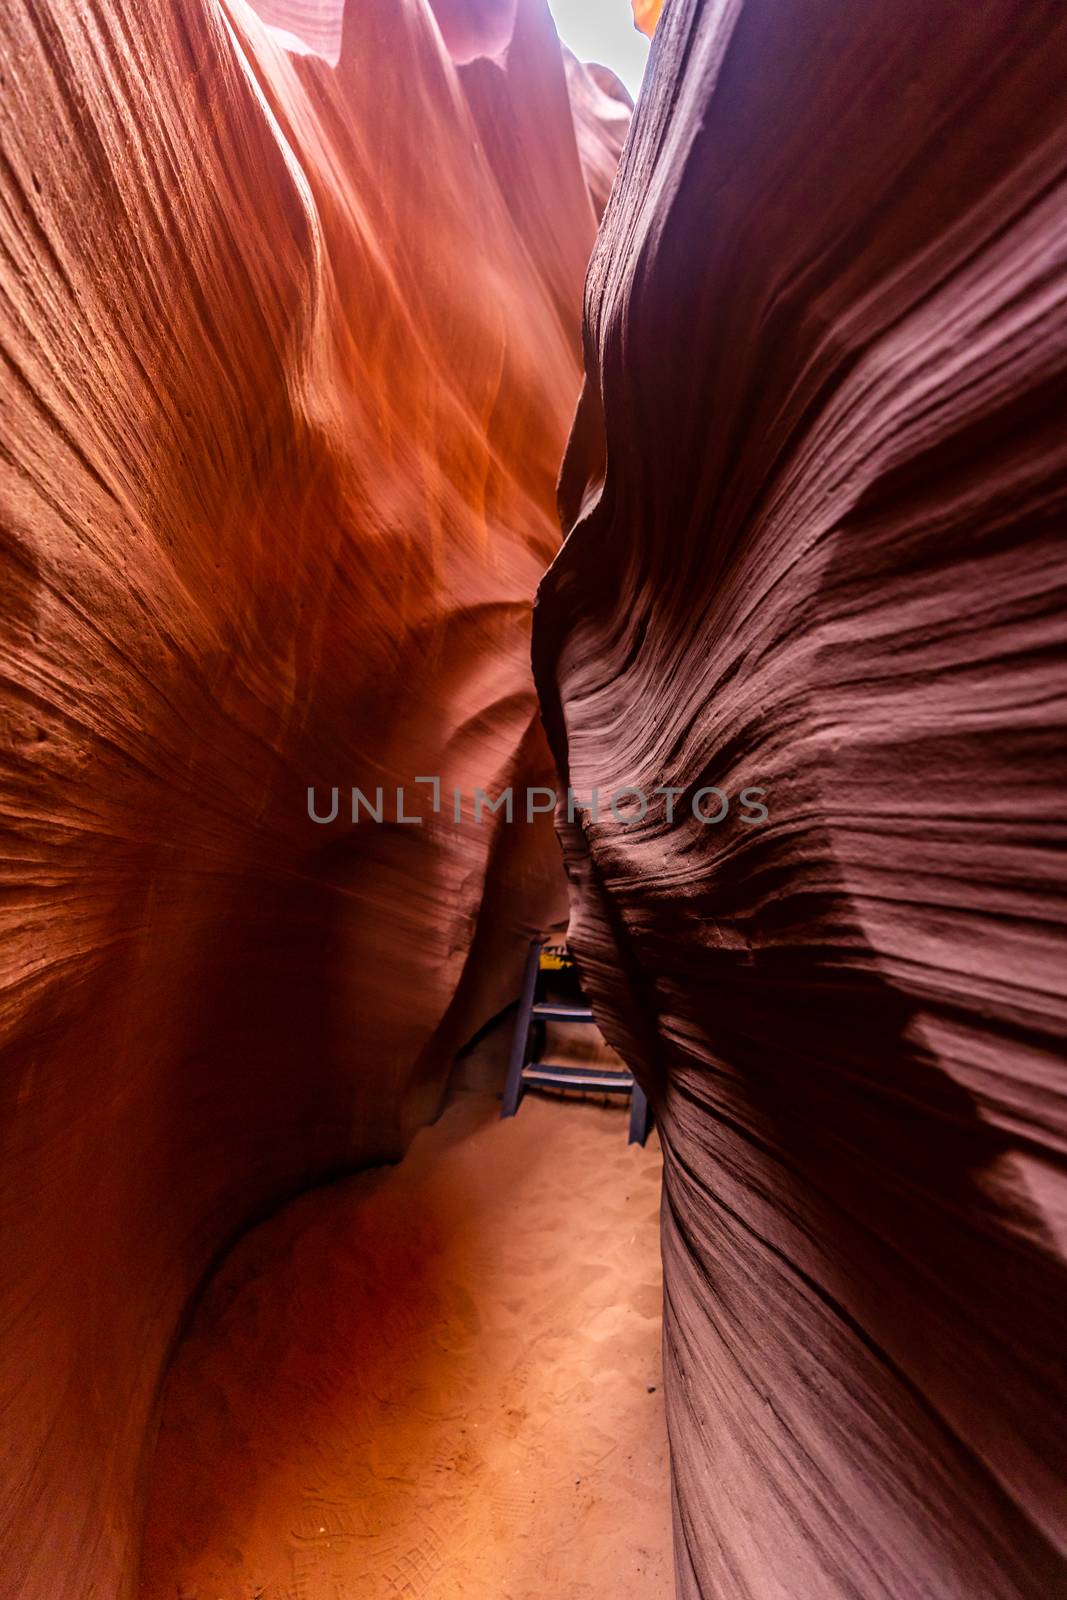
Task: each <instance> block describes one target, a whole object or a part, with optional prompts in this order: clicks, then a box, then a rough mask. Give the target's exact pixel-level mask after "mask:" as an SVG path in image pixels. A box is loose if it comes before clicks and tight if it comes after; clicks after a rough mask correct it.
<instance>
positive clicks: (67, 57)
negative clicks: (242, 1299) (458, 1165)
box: [0, 0, 619, 1600]
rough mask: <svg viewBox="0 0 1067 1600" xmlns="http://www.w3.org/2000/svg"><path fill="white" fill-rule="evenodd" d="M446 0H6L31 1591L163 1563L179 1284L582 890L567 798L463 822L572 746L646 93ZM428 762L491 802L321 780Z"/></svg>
mask: <svg viewBox="0 0 1067 1600" xmlns="http://www.w3.org/2000/svg"><path fill="white" fill-rule="evenodd" d="M444 9H445V8H444V7H442V23H441V26H439V25H438V22H437V20H436V18H435V16H434V13H433V12H432V11H431V10H430V8H429V6H428V5H427V4H425V3H423V0H403V3H401V0H359V3H358V4H351V5H349V6H348V7H347V8H344V9H343V8H342V7H341V6H340V5H329V4H327V5H316V4H313V3H310V0H308V3H302V0H286V3H282V0H277V3H274V0H271V3H269V4H268V3H267V0H264V6H263V12H264V16H265V18H266V21H267V23H269V24H271V26H269V27H268V26H266V25H265V24H264V23H263V22H261V21H260V20H259V18H258V17H257V15H256V13H255V12H254V11H252V10H251V9H250V8H249V7H248V6H247V5H245V4H243V3H242V0H232V4H229V5H227V6H226V7H225V8H222V7H220V6H218V5H216V4H213V3H210V0H175V3H173V4H168V5H164V6H155V7H150V6H147V5H134V6H131V5H128V4H124V3H121V0H92V3H88V4H85V5H78V6H73V5H69V4H66V3H60V0H55V3H51V4H48V3H45V4H42V3H40V0H14V3H13V4H12V5H10V6H8V7H7V8H6V11H5V17H4V21H3V33H4V35H5V38H4V43H3V50H2V56H0V95H2V111H0V115H2V120H3V130H2V139H3V150H4V164H3V166H2V169H0V250H2V274H3V285H4V293H3V298H2V300H0V350H2V354H3V363H4V365H3V386H2V403H3V412H4V433H3V449H2V457H0V497H2V500H0V504H2V512H3V521H2V529H0V569H2V581H3V586H4V608H3V620H2V629H3V637H2V646H0V649H2V663H3V674H4V704H5V710H4V721H3V750H2V767H0V785H2V787H0V809H2V817H3V829H4V838H5V851H4V854H5V858H6V860H5V866H4V872H5V881H6V891H5V897H4V906H3V923H4V950H5V954H4V965H3V989H2V1000H0V1005H2V1012H0V1021H2V1028H3V1039H4V1047H5V1052H6V1054H5V1066H4V1072H3V1078H2V1094H3V1106H2V1109H0V1163H2V1168H0V1170H2V1179H0V1183H2V1190H0V1196H2V1199H0V1204H2V1229H3V1244H2V1253H3V1260H4V1285H3V1298H2V1312H0V1317H2V1323H3V1328H4V1341H3V1358H2V1359H3V1380H2V1381H3V1393H4V1396H5V1406H6V1408H7V1409H6V1411H5V1418H4V1426H5V1432H6V1436H7V1438H8V1439H9V1440H10V1442H11V1451H10V1456H9V1459H8V1463H7V1466H6V1469H5V1478H4V1491H3V1493H4V1499H3V1503H2V1511H0V1570H2V1573H3V1579H2V1583H0V1587H3V1589H4V1592H5V1593H6V1594H11V1595H18V1596H19V1600H56V1596H58V1595H60V1594H63V1595H65V1596H66V1595H69V1596H76V1595H77V1596H81V1595H89V1594H97V1595H108V1596H116V1595H123V1594H126V1593H128V1592H129V1591H130V1588H131V1584H132V1582H133V1579H134V1572H135V1567H136V1539H137V1525H138V1507H137V1493H136V1491H137V1487H138V1484H139V1481H140V1478H139V1474H140V1470H141V1465H142V1463H143V1460H144V1455H145V1450H146V1426H147V1424H148V1422H149V1420H150V1418H151V1416H152V1414H153V1408H154V1404H155V1399H156V1395H157V1390H158V1385H159V1381H160V1374H161V1370H162V1366H163V1363H164V1360H165V1358H166V1355H167V1353H168V1350H169V1348H170V1345H171V1342H172V1341H173V1339H174V1337H175V1335H176V1331H177V1329H178V1326H179V1321H180V1318H181V1316H182V1313H183V1308H184V1307H185V1305H186V1303H187V1300H188V1298H189V1295H190V1292H191V1290H192V1289H193V1287H194V1286H195V1285H196V1284H197V1282H198V1281H199V1280H200V1278H201V1276H202V1275H203V1273H204V1271H205V1269H206V1267H207V1266H208V1264H209V1263H210V1262H211V1260H212V1259H213V1257H214V1256H215V1255H216V1253H217V1252H218V1251H219V1250H220V1248H221V1247H222V1246H223V1245H224V1244H225V1243H226V1242H227V1241H228V1240H230V1239H231V1238H232V1237H233V1236H234V1234H235V1233H236V1232H237V1231H239V1230H240V1229H241V1228H242V1227H243V1226H245V1225H246V1224H247V1222H248V1221H249V1219H250V1218H251V1217H254V1216H256V1215H259V1214H262V1212H263V1211H264V1210H265V1209H266V1208H269V1207H270V1206H272V1205H274V1204H275V1203H277V1202H278V1201H279V1200H280V1199H281V1198H282V1197H284V1196H285V1195H287V1194H289V1193H292V1192H293V1191H294V1190H296V1189H298V1188H300V1187H302V1186H304V1185H306V1184H308V1183H309V1182H312V1181H315V1180H316V1179H321V1178H322V1177H323V1176H324V1175H327V1174H329V1173H331V1172H333V1171H335V1170H337V1169H339V1168H342V1167H350V1166H352V1165H355V1164H358V1163H360V1162H367V1161H371V1160H375V1159H381V1158H385V1157H390V1156H394V1155H395V1154H396V1153H397V1152H398V1151H399V1150H400V1149H401V1148H402V1147H403V1145H404V1143H405V1141H406V1140H407V1139H408V1137H409V1136H410V1134H411V1133H412V1131H413V1129H414V1128H415V1127H416V1126H417V1125H418V1123H419V1122H420V1121H421V1120H423V1119H424V1118H425V1117H426V1116H427V1115H429V1114H431V1113H432V1112H433V1110H434V1108H435V1106H436V1105H437V1103H438V1102H439V1098H440V1093H441V1087H442V1082H443V1077H444V1073H445V1071H446V1069H447V1065H448V1063H449V1061H450V1058H451V1055H452V1053H453V1050H454V1048H455V1045H456V1043H457V1042H458V1041H459V1040H460V1039H462V1038H463V1037H464V1036H465V1035H466V1034H468V1033H469V1032H470V1031H471V1030H472V1029H473V1028H474V1027H476V1026H477V1025H478V1024H480V1023H481V1022H482V1021H483V1020H484V1019H485V1017H486V1016H487V1015H489V1014H491V1013H492V1012H493V1011H494V1010H496V1009H498V1008H499V1007H500V1006H501V1005H502V1004H503V1003H504V1002H505V1001H506V1000H507V999H508V998H509V997H510V995H511V994H512V993H513V991H514V987H515V983H516V977H517V970H518V964H519V962H520V960H521V949H522V946H523V944H524V942H525V939H526V938H527V937H528V935H529V932H530V931H531V929H532V928H533V927H535V926H537V925H539V921H540V917H541V914H542V912H543V911H544V910H545V907H546V905H548V904H550V903H553V902H554V898H555V896H556V894H557V889H556V883H555V879H556V878H558V877H559V870H558V848H557V846H556V843H555V841H554V839H553V837H552V830H551V822H550V819H549V818H545V819H543V821H544V826H543V827H533V828H526V827H521V828H520V827H515V828H513V829H508V828H507V827H505V826H504V824H503V818H502V815H501V816H500V817H498V818H497V819H495V820H494V819H491V818H490V819H487V820H486V821H484V822H483V823H482V824H481V825H480V826H476V825H474V824H473V822H472V821H471V819H470V796H471V794H472V792H473V788H474V786H475V785H476V784H478V785H484V786H485V787H487V788H489V789H491V790H492V789H495V788H497V787H500V786H503V785H504V784H506V783H508V782H509V781H515V782H522V783H526V782H528V783H537V782H544V781H545V780H546V778H547V777H548V775H549V774H550V772H551V762H550V758H549V755H548V751H547V747H546V745H545V741H544V736H543V734H542V732H541V729H540V725H539V722H538V718H537V708H536V699H535V694H534V690H533V684H532V679H531V675H530V668H529V632H530V605H531V599H532V595H533V591H534V588H535V585H536V583H537V580H538V578H539V577H540V575H541V573H542V572H543V570H544V568H545V566H546V564H547V563H548V562H549V561H550V560H551V558H552V556H553V554H554V552H555V550H556V548H557V545H558V538H559V534H558V523H557V521H556V517H555V505H554V496H555V480H556V475H557V469H558V462H559V459H560V455H561V452H562V449H563V444H564V441H565V438H566V433H567V429H568V427H569V425H570V421H571V418H572V415H573V408H574V404H575V401H576V399H577V395H578V388H579V383H580V374H579V337H578V324H579V312H580V297H581V282H582V276H583V273H584V269H585V263H586V259H587V255H588V251H589V249H590V247H591V244H592V239H593V234H594V229H595V223H596V215H595V210H596V200H597V197H598V196H600V197H601V198H602V191H603V189H604V172H605V164H606V162H607V161H608V160H609V159H610V152H611V151H612V150H617V148H618V143H619V135H618V127H617V120H616V113H615V112H614V111H613V112H612V115H611V116H610V117H609V118H608V119H607V120H606V122H605V125H604V130H603V139H602V141H601V140H599V139H598V138H597V137H596V135H595V126H594V124H595V117H594V115H593V112H592V111H591V109H590V107H591V105H592V103H593V97H594V96H595V95H596V94H598V93H601V92H602V91H601V89H600V88H598V86H597V84H594V83H593V81H592V80H590V81H589V83H588V84H587V85H585V88H586V91H587V92H586V94H585V98H584V99H583V101H582V107H581V131H582V149H581V153H580V152H579V146H578V141H577V138H576V133H575V122H574V119H573V118H572V114H571V109H570V102H569V99H568V77H569V78H570V81H571V84H572V87H573V84H574V81H575V68H574V66H573V64H571V63H568V65H567V67H566V69H565V67H564V63H563V58H562V53H561V49H560V46H559V43H558V40H557V39H556V36H555V31H554V29H553V27H552V24H551V21H550V18H549V15H548V12H547V9H546V7H545V5H544V3H543V0H518V3H517V4H516V3H515V0H512V3H511V4H510V5H509V6H497V7H491V6H490V7H485V8H483V9H484V10H485V12H486V15H487V17H488V18H489V21H490V23H492V26H491V27H490V29H489V32H490V35H491V39H490V41H489V42H490V43H491V45H492V48H493V50H494V52H495V59H492V60H490V59H485V58H484V57H483V56H482V54H481V53H480V52H481V49H482V45H483V44H485V41H484V40H483V41H482V42H481V43H479V40H478V39H474V41H473V43H472V41H471V40H470V39H462V40H460V41H459V44H458V46H457V45H456V41H455V39H454V36H453V34H452V33H451V32H450V31H449V29H448V28H447V27H446V25H445V19H444V16H443V13H444ZM342 11H343V31H340V32H338V30H340V29H342ZM494 17H495V21H494V20H493V18H494ZM501 18H503V25H502V24H501ZM487 25H488V24H487ZM442 28H444V30H445V31H444V33H443V32H442ZM331 29H333V30H334V33H331ZM335 35H336V37H335ZM446 36H447V37H446ZM284 39H288V40H289V42H290V43H291V44H293V45H294V51H293V53H286V51H285V50H284V49H283V48H282V44H281V42H280V41H282V40H284ZM509 41H511V42H512V43H513V44H515V43H517V44H518V45H521V48H518V47H517V48H513V49H509V50H503V48H502V47H503V46H504V45H506V44H508V42H509ZM488 47H489V46H488V45H487V44H486V48H488ZM301 49H303V50H304V52H305V53H303V54H301V53H300V50H301ZM309 51H310V52H317V53H308V52H309ZM333 56H336V57H337V58H338V60H339V65H338V66H337V69H336V71H334V70H332V69H331V68H330V66H329V65H328V64H327V60H326V59H323V58H324V57H325V58H331V57H333ZM453 56H454V57H455V59H453ZM464 63H467V64H464ZM583 160H584V162H585V166H583ZM587 169H588V175H589V177H588V183H587V181H586V176H585V174H586V170H587ZM418 776H437V777H439V778H440V779H441V780H442V784H443V786H444V789H445V792H446V796H447V794H448V792H449V791H450V790H451V789H452V788H453V787H459V788H460V789H461V790H462V791H463V793H464V794H465V795H466V796H467V797H468V798H467V802H466V805H467V812H466V825H465V826H463V827H456V826H454V825H452V823H451V822H450V820H449V815H448V813H445V814H444V815H434V814H432V812H431V811H430V810H429V791H428V789H426V788H425V787H424V788H423V789H422V790H421V791H417V792H418V793H420V794H421V796H422V799H421V801H420V802H419V804H420V806H421V815H422V824H421V825H420V826H405V825H402V824H401V825H398V824H396V823H395V822H394V823H393V824H392V825H390V824H389V823H388V822H386V823H383V824H382V825H381V826H378V825H375V824H373V823H371V822H370V821H368V820H366V818H364V820H363V821H361V822H360V823H359V825H358V826H356V827H352V826H351V825H350V823H349V822H347V821H346V817H345V809H344V808H345V800H344V797H343V795H342V800H341V806H342V810H341V815H340V816H339V818H338V820H337V822H336V823H335V824H333V825H330V826H317V825H316V824H314V823H312V822H311V821H309V819H308V815H307V811H306V791H307V787H308V785H309V784H311V785H316V786H317V798H318V803H319V806H320V808H328V797H329V791H330V788H331V787H332V786H333V785H338V786H340V787H341V789H342V791H344V790H345V787H346V786H347V785H350V784H353V783H354V784H359V785H360V786H361V787H362V788H363V789H364V790H365V791H366V792H367V793H368V794H371V795H372V794H373V790H374V788H375V787H376V786H377V785H379V784H381V785H383V786H385V788H386V790H387V806H386V815H387V817H388V816H392V815H394V814H395V810H394V807H393V805H392V794H391V788H392V786H393V785H395V784H397V783H406V784H409V785H410V784H411V782H412V780H413V779H415V778H416V777H418ZM410 792H411V791H410V790H409V793H410ZM408 809H409V811H410V810H411V804H409V807H408ZM148 1443H149V1444H150V1440H149V1441H148Z"/></svg>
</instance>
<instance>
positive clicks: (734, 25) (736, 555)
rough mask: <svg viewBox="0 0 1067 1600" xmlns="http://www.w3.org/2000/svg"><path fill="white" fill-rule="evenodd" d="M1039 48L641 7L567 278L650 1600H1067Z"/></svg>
mask: <svg viewBox="0 0 1067 1600" xmlns="http://www.w3.org/2000/svg"><path fill="white" fill-rule="evenodd" d="M1065 60H1067V11H1065V9H1064V7H1063V6H1062V5H1060V4H1058V3H1042V0H1027V3H1025V4H1023V3H1014V0H985V3H979V0H976V3H975V4H972V5H967V6H961V5H959V4H957V3H956V0H923V3H922V4H921V5H920V4H912V3H910V0H805V3H803V4H796V5H794V4H786V3H782V0H708V3H707V4H700V3H699V0H668V3H667V5H666V6H665V7H664V10H663V15H662V18H661V21H660V24H659V30H658V33H657V36H656V41H655V44H654V47H653V54H652V62H651V66H650V69H649V72H650V77H649V76H646V82H645V86H644V89H643V91H642V95H641V98H640V100H639V103H638V107H637V111H636V114H635V119H634V123H633V126H632V129H631V134H630V139H629V142H628V144H627V146H626V149H625V151H624V153H623V158H622V165H621V167H620V171H619V177H618V180H617V183H616V187H615V189H614V191H613V194H612V197H611V201H610V202H609V206H608V210H607V212H606V215H605V218H604V221H603V224H602V228H601V232H600V235H599V238H598V242H597V246H596V249H595V252H594V256H593V261H592V266H591V269H590V276H589V281H588V285H587V291H586V335H585V337H586V364H587V372H588V381H587V385H586V388H585V391H584V394H583V399H582V402H581V406H580V410H579V414H578V418H577V421H576V426H575V430H574V434H573V436H572V440H571V444H570V447H569V452H568V456H567V461H566V465H565V469H564V474H563V479H562V485H561V501H562V507H563V515H564V525H565V527H571V528H572V531H571V532H570V535H569V538H568V539H567V542H566V543H565V545H564V547H563V549H562V551H561V553H560V555H559V557H558V558H557V560H556V561H555V563H554V565H553V567H552V569H551V571H550V573H549V575H548V576H547V578H546V580H545V582H544V584H543V585H542V587H541V590H540V592H539V599H538V604H537V606H536V608H535V620H534V661H535V670H536V674H537V678H538V685H539V689H540V692H541V696H542V701H543V704H544V710H545V717H546V724H547V726H548V728H549V731H550V736H551V740H552V743H553V746H554V749H555V753H556V757H557V763H558V766H559V768H560V771H561V776H566V777H569V781H570V782H571V784H572V785H573V786H574V788H575V789H576V790H577V791H578V793H579V795H580V796H586V797H588V796H589V793H590V790H591V789H592V788H593V787H599V789H600V790H601V792H602V794H603V793H604V792H606V791H607V792H609V791H611V790H612V789H614V788H616V787H618V786H621V785H623V784H630V785H637V786H639V787H640V788H641V789H642V790H643V791H644V792H645V793H646V794H648V795H652V794H653V791H654V790H655V788H656V787H657V786H671V787H673V788H675V789H677V791H678V794H677V795H675V796H674V797H673V803H674V807H675V819H674V822H673V824H672V823H669V822H668V820H667V817H668V812H667V806H668V803H669V801H668V796H667V795H666V794H660V795H655V796H653V799H652V803H651V806H650V808H649V811H648V813H647V815H646V816H645V817H644V819H643V820H641V821H636V820H634V821H631V823H630V824H629V825H628V826H626V827H620V826H619V825H618V823H615V822H613V821H612V819H611V817H610V816H601V818H600V819H599V820H596V819H594V818H593V816H592V815H591V814H590V812H589V810H588V809H587V811H586V812H585V814H583V815H579V816H578V817H577V818H576V820H575V821H574V823H573V824H571V825H568V824H567V821H566V818H565V817H564V818H563V819H561V829H562V832H563V834H564V838H565V846H566V852H567V858H568V868H569V873H570V878H571V884H572V903H573V905H572V927H571V935H572V942H573V944H574V946H575V948H576V952H577V954H578V956H579V959H580V963H581V965H582V967H583V970H584V973H585V976H586V980H587V984H588V987H589V989H590V991H591V992H592V995H593V998H594V1003H595V1004H596V1007H597V1010H598V1016H599V1018H600V1020H601V1022H602V1026H603V1027H604V1029H605V1032H607V1033H608V1034H609V1036H610V1037H611V1039H612V1041H613V1042H614V1043H615V1044H616V1045H617V1046H618V1047H619V1048H620V1049H621V1050H622V1051H623V1052H624V1053H625V1054H626V1056H627V1057H628V1058H629V1060H630V1061H631V1063H632V1064H633V1065H634V1067H635V1069H636V1071H637V1072H638V1074H639V1076H640V1077H641V1078H642V1080H643V1081H644V1082H645V1084H646V1085H647V1087H648V1089H649V1092H650V1094H651V1095H652V1097H653V1100H654V1103H655V1108H656V1112H657V1116H658V1121H659V1129H660V1136H661V1139H662V1144H663V1151H664V1162H665V1192H664V1206H663V1251H664V1269H665V1284H666V1311H665V1316H666V1322H665V1351H666V1362H667V1410H668V1421H669V1427H670V1436H671V1449H672V1457H673V1474H674V1491H675V1521H676V1561H677V1568H678V1585H679V1593H680V1594H681V1595H682V1596H685V1597H686V1600H696V1597H698V1596H699V1597H702V1600H711V1597H713V1596H714V1597H715V1600H844V1597H846V1596H848V1597H850V1600H875V1597H884V1600H918V1597H920V1596H922V1597H924V1600H1048V1597H1050V1596H1052V1595H1057V1594H1063V1593H1067V1561H1065V1548H1067V1527H1065V1522H1064V1515H1065V1511H1067V1499H1065V1496H1064V1493H1063V1488H1064V1479H1065V1473H1064V1467H1065V1460H1064V1455H1065V1450H1064V1438H1065V1436H1067V1417H1065V1410H1064V1394H1065V1382H1064V1379H1065V1372H1064V1358H1065V1353H1067V1305H1065V1270H1064V1267H1065V1262H1064V1253H1065V1221H1067V1217H1065V1187H1064V1145H1065V1133H1067V1117H1065V1105H1064V1079H1063V1075H1062V1065H1061V1062H1062V1044H1063V1034H1064V1029H1063V1023H1064V1009H1063V988H1064V978H1065V971H1064V968H1065V963H1064V960H1063V941H1062V922H1063V909H1064V895H1063V889H1064V872H1063V864H1062V863H1063V857H1062V854H1058V853H1057V851H1058V850H1062V847H1063V844H1064V819H1063V815H1062V794H1063V778H1064V754H1063V752H1064V728H1063V698H1062V691H1063V653H1064V652H1063V644H1064V631H1065V630H1064V622H1063V616H1064V598H1065V590H1064V552H1063V528H1064V518H1065V498H1067V472H1065V468H1067V427H1065V405H1064V401H1065V396H1067V383H1065V378H1067V371H1065V369H1067V317H1065V300H1067V270H1065V264H1067V251H1065V245H1067V187H1065V177H1067V92H1065V89H1067V85H1065V79H1064V75H1063V64H1064V61H1065ZM710 786H716V787H718V788H720V789H721V790H723V791H724V792H725V794H726V796H727V797H728V799H729V801H730V809H729V811H728V814H727V816H726V818H725V820H724V821H723V822H722V823H720V824H716V825H704V824H702V823H700V822H698V821H696V820H695V819H694V817H693V814H692V807H691V802H692V799H693V796H694V794H695V792H696V791H697V790H698V789H699V788H701V787H710ZM744 786H760V787H762V788H764V789H765V790H766V796H765V798H764V803H765V804H766V806H767V808H768V813H769V815H768V820H767V821H766V822H765V823H757V824H754V825H753V824H749V825H745V824H744V823H743V822H742V821H741V812H740V808H739V805H738V795H739V791H740V789H741V788H742V787H744ZM701 804H702V809H703V810H704V811H705V813H706V814H707V815H712V816H714V815H718V814H719V812H720V811H721V809H722V802H721V800H720V799H719V798H718V796H705V797H704V798H703V800H702V802H701ZM634 805H635V808H636V802H634Z"/></svg>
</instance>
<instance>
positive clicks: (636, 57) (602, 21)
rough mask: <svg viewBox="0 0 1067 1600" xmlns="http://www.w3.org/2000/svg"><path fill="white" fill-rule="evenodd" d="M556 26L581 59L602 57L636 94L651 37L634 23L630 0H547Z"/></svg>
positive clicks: (588, 59)
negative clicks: (646, 35)
mask: <svg viewBox="0 0 1067 1600" xmlns="http://www.w3.org/2000/svg"><path fill="white" fill-rule="evenodd" d="M548 5H549V10H550V11H551V12H552V15H553V16H554V17H555V19H556V29H557V32H558V33H559V36H560V38H561V39H562V40H563V42H564V44H567V45H570V47H571V49H572V50H573V51H574V53H575V55H576V56H577V57H578V60H579V61H599V62H600V63H601V65H602V66H605V67H610V68H611V70H612V71H613V72H615V73H617V74H618V76H619V77H620V78H621V79H622V81H623V83H624V84H625V85H626V87H627V88H628V89H629V91H630V93H631V94H632V95H633V96H634V97H635V98H636V96H637V90H638V86H639V84H640V82H641V74H642V73H643V72H644V70H645V60H646V57H647V56H648V40H647V39H646V38H645V36H644V34H643V33H638V31H637V29H636V28H635V27H634V18H633V12H632V11H631V10H630V0H548Z"/></svg>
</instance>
